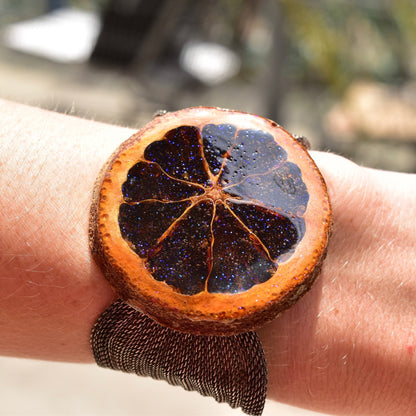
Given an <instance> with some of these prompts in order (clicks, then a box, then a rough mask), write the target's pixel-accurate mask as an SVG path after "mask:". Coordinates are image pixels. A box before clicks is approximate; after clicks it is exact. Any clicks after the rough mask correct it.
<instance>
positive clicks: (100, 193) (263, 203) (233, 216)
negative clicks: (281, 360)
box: [90, 107, 331, 335]
mask: <svg viewBox="0 0 416 416" xmlns="http://www.w3.org/2000/svg"><path fill="white" fill-rule="evenodd" d="M330 227H331V208H330V203H329V199H328V195H327V192H326V186H325V183H324V180H323V178H322V176H321V174H320V173H319V171H318V169H317V167H316V165H315V164H314V162H313V161H312V159H311V158H310V156H309V155H308V153H307V151H306V150H305V148H304V147H303V145H302V144H301V143H299V142H298V141H297V140H295V139H294V138H293V137H292V136H291V135H290V134H289V133H287V132H286V131H285V130H283V129H282V128H281V127H279V126H278V125H277V124H276V123H274V122H272V121H270V120H267V119H264V118H262V117H258V116H255V115H251V114H246V113H241V112H236V111H231V110H223V109H219V108H207V107H197V108H189V109H185V110H181V111H178V112H173V113H167V114H166V115H163V116H159V117H156V118H155V119H154V120H153V121H152V122H150V123H149V124H148V125H146V126H145V127H144V128H143V129H141V130H140V131H139V132H137V133H136V134H134V135H133V136H132V137H131V138H130V139H128V140H127V141H126V142H124V143H123V144H122V145H121V146H120V148H119V149H118V150H117V151H116V152H115V153H114V155H113V156H112V157H111V159H110V160H109V162H108V164H107V165H106V166H105V167H104V169H103V171H102V173H101V176H100V178H99V180H98V182H97V187H96V192H95V196H94V202H93V205H92V210H91V233H90V234H91V246H92V251H93V254H94V257H95V258H96V260H97V262H98V263H99V264H100V265H101V267H102V270H103V271H104V274H105V276H106V277H107V279H108V280H109V282H110V283H111V285H112V286H113V287H114V289H115V290H116V292H117V293H118V294H119V296H120V297H121V298H122V299H123V300H124V301H126V302H127V303H129V304H130V305H132V306H133V307H135V308H137V309H139V310H141V311H142V312H144V313H145V314H147V315H149V316H150V317H151V318H153V319H154V320H156V321H157V322H159V323H160V324H162V325H165V326H167V327H170V328H173V329H176V330H179V331H183V332H190V333H196V334H205V335H207V334H216V335H230V334H234V333H239V332H244V331H247V330H251V329H253V328H255V327H257V326H259V325H262V324H264V323H265V322H267V321H269V320H271V319H273V318H274V317H276V316H277V314H279V313H280V312H281V311H283V310H284V309H286V308H287V307H289V306H290V305H292V304H293V303H294V302H295V301H296V300H297V299H298V298H299V297H300V296H301V295H302V294H303V293H304V292H305V291H306V290H307V289H309V287H310V286H311V284H312V282H313V280H314V278H315V277H316V275H317V272H318V270H319V267H320V263H321V261H322V258H323V255H324V252H325V248H326V245H327V241H328V236H329V231H330Z"/></svg>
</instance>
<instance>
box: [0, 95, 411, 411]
mask: <svg viewBox="0 0 416 416" xmlns="http://www.w3.org/2000/svg"><path fill="white" fill-rule="evenodd" d="M132 133H133V130H130V129H126V128H122V127H116V126H109V125H105V124H100V123H96V122H94V121H88V120H82V119H78V118H74V117H70V116H66V115H62V114H56V113H51V112H47V111H44V110H40V109H37V108H33V107H27V106H23V105H20V104H14V103H10V102H7V101H1V100H0V175H1V176H0V178H1V181H0V195H1V196H0V230H1V233H0V354H2V355H9V356H15V357H31V358H40V359H47V360H59V361H74V362H91V363H92V362H93V357H92V353H91V348H90V345H89V337H90V331H91V327H92V325H93V324H94V322H95V320H96V319H97V317H98V315H99V314H100V313H101V312H102V311H103V310H104V309H105V307H106V306H108V305H109V304H110V303H111V302H112V300H113V299H114V298H115V295H114V293H113V292H112V289H111V288H110V286H109V285H108V283H107V282H106V280H105V279H104V277H103V276H102V274H101V272H100V270H99V269H98V267H97V266H96V265H95V264H94V262H93V260H92V259H91V256H90V253H89V247H88V211H89V205H90V200H91V193H92V189H93V186H94V182H95V179H96V177H97V175H98V173H99V170H100V168H101V166H102V165H103V163H104V162H105V160H106V159H107V158H108V157H109V156H110V154H111V153H112V152H113V150H114V149H115V148H116V147H117V146H118V145H119V144H120V143H121V142H122V141H123V140H125V139H127V138H128V137H129V136H130V135H131V134H132ZM312 156H313V158H314V159H315V161H316V163H317V165H318V166H319V168H320V169H321V171H322V173H323V176H324V177H325V180H326V182H327V185H328V191H329V195H330V198H331V201H332V206H333V212H334V229H333V234H332V238H331V241H330V245H329V248H328V255H327V258H326V261H325V263H324V266H323V268H322V272H321V275H320V277H319V279H318V280H317V282H316V284H315V285H314V286H313V288H312V289H311V291H310V292H309V293H307V294H306V295H305V296H304V297H303V298H302V299H301V300H300V301H299V302H298V303H297V304H296V305H295V306H293V307H292V308H291V309H290V310H288V311H286V312H285V313H283V314H282V315H281V316H280V317H278V318H277V319H275V320H274V321H273V322H272V323H270V324H268V325H267V326H266V327H264V328H261V329H260V330H259V331H258V332H259V334H260V337H261V339H262V344H263V346H264V349H265V352H266V357H267V362H268V370H269V388H268V395H269V398H270V399H275V400H279V401H283V402H286V403H290V404H293V405H296V406H301V407H305V408H308V409H311V410H318V411H323V412H329V413H333V414H340V415H400V416H410V415H414V414H415V413H416V394H414V393H415V391H416V301H415V299H416V223H415V220H414V213H415V211H416V192H415V190H416V175H410V174H401V173H392V172H383V171H377V170H371V169H367V168H364V167H359V166H357V165H355V164H354V163H352V162H350V161H348V160H346V159H343V158H341V157H339V156H335V155H332V154H325V153H318V152H312Z"/></svg>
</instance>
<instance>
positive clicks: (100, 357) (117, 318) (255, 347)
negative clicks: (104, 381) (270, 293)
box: [91, 300, 267, 415]
mask: <svg viewBox="0 0 416 416" xmlns="http://www.w3.org/2000/svg"><path fill="white" fill-rule="evenodd" d="M91 345H92V350H93V353H94V357H95V360H96V362H97V364H98V365H99V366H101V367H107V368H112V369H114V370H121V371H125V372H128V373H136V374H137V375H139V376H150V377H153V378H155V379H158V380H166V381H167V382H168V383H170V384H173V385H175V386H182V387H183V388H184V389H186V390H196V391H198V392H199V393H201V394H202V395H204V396H212V397H214V399H215V400H217V401H218V402H227V403H228V404H229V405H230V406H231V407H233V408H236V407H241V408H242V410H243V411H244V412H245V413H248V414H249V415H261V413H262V411H263V407H264V403H265V399H266V388H267V369H266V360H265V358H264V353H263V348H262V346H261V343H260V339H259V337H258V335H257V334H256V333H255V332H246V333H244V334H239V335H232V336H227V337H221V336H198V335H191V334H183V333H180V332H176V331H173V330H171V329H168V328H165V327H163V326H161V325H159V324H157V323H156V322H154V321H153V320H152V319H150V318H148V317H147V316H146V315H144V314H142V313H141V312H139V311H137V310H135V309H133V308H132V307H131V306H129V305H127V304H126V303H124V302H123V301H121V300H118V301H116V302H114V303H113V304H112V305H111V306H110V307H108V308H107V309H106V310H105V311H104V312H103V314H102V315H101V316H100V317H99V319H98V321H97V323H96V324H95V326H94V328H93V331H92V334H91Z"/></svg>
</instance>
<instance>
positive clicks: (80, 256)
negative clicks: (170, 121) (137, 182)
mask: <svg viewBox="0 0 416 416" xmlns="http://www.w3.org/2000/svg"><path fill="white" fill-rule="evenodd" d="M130 134H131V131H130V130H128V129H123V128H120V127H113V126H108V125H104V124H100V123H95V122H92V121H86V120H81V119H78V118H74V117H69V116H65V115H60V114H56V113H51V112H46V111H43V110H39V109H35V108H31V107H26V106H21V105H18V104H13V103H8V102H0V161H1V162H0V174H1V176H0V177H1V183H0V188H1V191H0V195H1V199H0V229H1V236H0V281H1V283H0V353H1V354H4V355H14V356H26V357H34V358H44V359H52V360H71V361H92V360H93V358H92V353H91V348H90V346H89V334H90V331H91V327H92V325H93V323H94V320H95V319H96V318H97V317H98V315H99V314H100V313H101V312H102V311H103V310H104V309H105V307H106V306H107V305H108V304H109V303H110V302H111V300H112V298H113V293H112V290H111V289H110V287H109V285H108V284H107V282H106V281H105V279H104V278H103V277H102V275H101V273H100V271H99V270H98V268H97V267H96V266H95V264H94V262H93V261H92V260H91V257H90V253H89V249H88V212H89V205H90V201H91V194H92V189H93V185H94V181H95V178H96V176H97V175H98V172H99V170H100V169H101V166H102V165H103V164H104V162H105V160H106V159H107V158H108V157H109V155H110V154H111V153H112V151H113V150H114V149H115V148H116V147H117V145H118V144H119V143H120V142H121V141H123V140H124V139H126V138H127V137H129V135H130Z"/></svg>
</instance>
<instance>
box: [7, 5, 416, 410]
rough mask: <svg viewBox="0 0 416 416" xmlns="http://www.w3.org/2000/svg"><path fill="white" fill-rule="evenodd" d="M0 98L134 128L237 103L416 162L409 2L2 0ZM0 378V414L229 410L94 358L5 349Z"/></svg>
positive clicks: (415, 10)
mask: <svg viewBox="0 0 416 416" xmlns="http://www.w3.org/2000/svg"><path fill="white" fill-rule="evenodd" d="M0 97H2V98H6V99H10V100H14V101H18V102H23V103H27V104H32V105H36V106H40V107H43V108H46V109H50V110H55V111H59V112H64V113H68V114H73V115H77V116H80V117H86V118H91V119H95V120H97V121H103V122H108V123H115V124H120V125H125V126H129V127H137V128H138V127H140V126H142V125H143V124H145V123H146V122H147V121H148V120H149V119H150V118H151V117H152V115H153V114H154V112H155V111H157V110H160V109H166V110H176V109H179V108H183V107H189V106H196V105H213V106H220V107H227V108H233V109H238V110H243V111H249V112H254V113H257V114H259V115H263V116H265V117H269V118H271V119H273V120H275V121H277V122H278V123H279V124H281V125H282V126H283V127H284V128H286V129H287V130H289V131H290V132H292V133H293V134H298V135H304V136H306V137H308V139H309V140H310V142H311V143H312V147H313V148H314V149H320V150H325V151H332V152H336V153H339V154H342V155H344V156H346V157H348V158H351V159H353V160H354V161H356V162H357V163H360V164H364V165H367V166H370V167H375V168H380V169H388V170H397V171H404V172H416V2H415V1H414V0H314V1H308V0H280V1H279V0H210V1H206V0H205V1H204V0H85V1H81V0H79V1H76V0H72V1H70V0H66V1H65V0H49V1H46V0H0ZM121 376H123V375H121ZM0 383H1V386H0V399H1V400H0V403H1V404H0V414H3V415H9V414H10V415H24V414H27V415H31V414H42V415H59V414H65V415H66V414H68V415H106V414H114V415H115V414H119V415H130V414H138V415H147V414H149V415H150V414H155V415H156V414H169V415H174V414H195V415H196V414H200V415H203V414H204V415H205V414H217V415H219V414H224V415H225V414H227V415H228V414H230V415H238V414H239V412H238V411H231V410H229V409H228V408H227V407H224V406H223V407H219V408H218V407H217V406H216V405H215V403H211V401H210V400H209V399H203V398H199V397H198V396H194V395H192V394H190V393H185V392H182V391H180V390H179V389H178V388H171V387H170V386H167V385H166V386H165V385H163V387H160V386H159V384H156V385H155V384H152V383H153V382H152V381H150V380H145V382H142V381H138V380H136V378H132V377H128V376H127V377H124V376H123V377H120V375H118V374H115V375H113V374H112V373H111V372H108V371H105V370H101V369H95V368H92V366H77V365H69V364H56V363H49V364H48V363H40V362H36V361H25V360H15V359H7V358H2V359H0ZM183 393H185V394H183ZM162 397H163V400H161V399H162ZM201 400H202V401H201ZM207 400H208V401H207ZM207 403H208V404H207ZM211 405H212V406H211ZM210 406H211V407H210ZM221 411H223V412H224V413H220V412H221ZM277 412H280V413H279V414H281V415H292V416H295V415H306V414H311V413H309V412H304V411H302V410H299V409H294V408H289V407H286V406H280V405H278V404H273V403H268V405H267V407H266V412H265V415H271V414H277Z"/></svg>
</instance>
